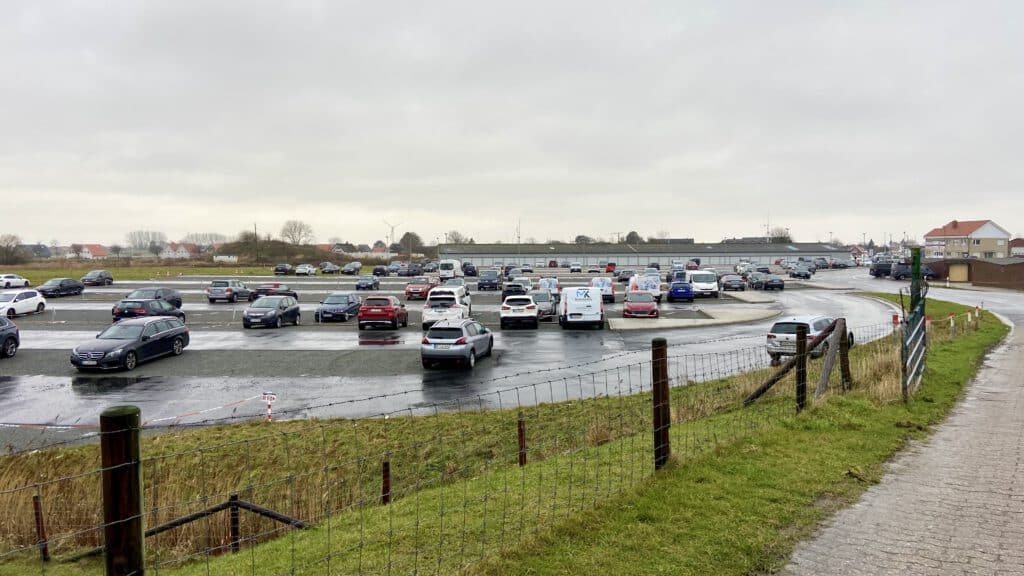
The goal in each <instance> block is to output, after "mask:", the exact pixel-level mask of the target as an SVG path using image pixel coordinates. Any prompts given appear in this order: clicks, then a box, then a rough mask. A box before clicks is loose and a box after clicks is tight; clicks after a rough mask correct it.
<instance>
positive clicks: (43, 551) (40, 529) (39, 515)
mask: <svg viewBox="0 0 1024 576" xmlns="http://www.w3.org/2000/svg"><path fill="white" fill-rule="evenodd" d="M32 511H33V512H34V513H35V515H36V546H38V547H39V557H40V558H42V559H43V562H49V561H50V543H49V542H47V540H46V524H45V523H44V522H43V503H42V502H41V501H40V500H39V494H34V495H33V496H32Z"/></svg>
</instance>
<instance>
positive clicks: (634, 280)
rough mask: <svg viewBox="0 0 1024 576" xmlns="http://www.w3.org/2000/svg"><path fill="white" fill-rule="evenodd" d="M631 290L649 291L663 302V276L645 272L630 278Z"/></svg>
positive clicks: (659, 301)
mask: <svg viewBox="0 0 1024 576" xmlns="http://www.w3.org/2000/svg"><path fill="white" fill-rule="evenodd" d="M629 291H630V292H647V293H648V294H650V295H651V296H653V297H654V299H655V300H657V301H658V303H659V304H660V303H661V277H660V276H652V275H647V274H644V275H642V276H631V277H630V278H629Z"/></svg>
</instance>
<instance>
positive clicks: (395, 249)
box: [388, 242, 405, 254]
mask: <svg viewBox="0 0 1024 576" xmlns="http://www.w3.org/2000/svg"><path fill="white" fill-rule="evenodd" d="M403 250H405V247H404V246H402V245H401V244H399V243H398V242H395V243H394V244H392V245H391V246H388V252H394V253H395V254H401V253H402V251H403Z"/></svg>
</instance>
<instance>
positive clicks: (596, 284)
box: [590, 277, 615, 302]
mask: <svg viewBox="0 0 1024 576" xmlns="http://www.w3.org/2000/svg"><path fill="white" fill-rule="evenodd" d="M590 287H591V288H596V289H598V290H600V291H601V300H602V301H603V302H615V284H613V283H612V279H611V278H607V277H601V278H592V279H591V280H590Z"/></svg>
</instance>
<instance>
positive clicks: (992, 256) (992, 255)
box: [985, 252, 996, 258]
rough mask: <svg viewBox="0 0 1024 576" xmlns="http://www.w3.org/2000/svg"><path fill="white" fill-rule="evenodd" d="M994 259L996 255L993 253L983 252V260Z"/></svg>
mask: <svg viewBox="0 0 1024 576" xmlns="http://www.w3.org/2000/svg"><path fill="white" fill-rule="evenodd" d="M995 257H996V253H995V252H985V258H995Z"/></svg>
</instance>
